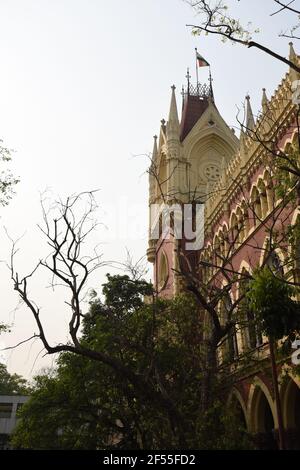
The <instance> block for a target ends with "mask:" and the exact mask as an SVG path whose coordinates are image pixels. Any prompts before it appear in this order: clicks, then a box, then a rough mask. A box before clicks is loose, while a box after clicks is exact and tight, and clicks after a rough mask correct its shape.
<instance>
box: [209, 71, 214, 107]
mask: <svg viewBox="0 0 300 470" xmlns="http://www.w3.org/2000/svg"><path fill="white" fill-rule="evenodd" d="M209 86H210V94H211V97H212V99H213V98H214V93H213V87H212V78H211V68H210V66H209Z"/></svg>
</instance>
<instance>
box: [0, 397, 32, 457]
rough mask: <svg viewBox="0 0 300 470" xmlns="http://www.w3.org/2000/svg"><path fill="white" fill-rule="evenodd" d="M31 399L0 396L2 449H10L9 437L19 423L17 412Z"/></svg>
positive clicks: (0, 446)
mask: <svg viewBox="0 0 300 470" xmlns="http://www.w3.org/2000/svg"><path fill="white" fill-rule="evenodd" d="M28 398H29V397H25V396H21V395H0V449H8V448H9V436H10V434H11V433H12V432H13V430H14V428H15V426H16V423H17V411H18V410H19V409H20V407H21V406H22V405H23V403H25V402H26V401H27V400H28Z"/></svg>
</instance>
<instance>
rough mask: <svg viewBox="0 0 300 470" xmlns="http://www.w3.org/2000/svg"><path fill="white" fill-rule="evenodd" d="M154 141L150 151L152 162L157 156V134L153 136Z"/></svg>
mask: <svg viewBox="0 0 300 470" xmlns="http://www.w3.org/2000/svg"><path fill="white" fill-rule="evenodd" d="M153 139H154V143H153V151H152V161H153V162H154V161H155V160H156V157H157V135H154V136H153Z"/></svg>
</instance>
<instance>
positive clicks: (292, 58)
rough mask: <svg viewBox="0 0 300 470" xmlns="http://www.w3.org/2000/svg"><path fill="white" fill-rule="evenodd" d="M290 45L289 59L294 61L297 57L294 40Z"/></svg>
mask: <svg viewBox="0 0 300 470" xmlns="http://www.w3.org/2000/svg"><path fill="white" fill-rule="evenodd" d="M289 46H290V54H289V60H291V61H293V60H294V59H295V58H296V52H295V49H294V44H293V43H292V41H291V42H289Z"/></svg>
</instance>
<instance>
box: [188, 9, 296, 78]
mask: <svg viewBox="0 0 300 470" xmlns="http://www.w3.org/2000/svg"><path fill="white" fill-rule="evenodd" d="M184 1H185V2H186V3H188V4H189V5H190V6H191V7H192V8H193V10H194V11H195V12H196V14H197V15H199V19H200V22H199V23H198V24H189V25H187V26H189V27H191V28H192V33H193V34H194V35H199V34H201V33H206V34H211V35H217V36H220V37H221V38H222V39H223V40H225V41H226V40H229V41H232V42H233V43H237V44H240V45H242V46H245V47H247V48H256V49H258V50H261V51H263V52H264V53H266V54H268V55H270V56H271V57H274V58H275V59H277V60H279V61H280V62H283V63H284V64H287V65H289V66H290V67H291V68H292V69H293V70H295V71H296V72H298V73H299V72H300V67H299V65H298V64H297V63H295V62H294V61H290V60H289V59H286V58H285V57H284V56H282V55H280V54H278V53H277V52H276V51H274V50H272V49H270V48H269V47H266V46H264V45H263V44H261V43H260V42H257V41H254V40H253V35H254V34H255V33H258V32H259V31H258V30H255V29H254V30H251V24H249V23H248V24H247V25H246V26H243V24H242V23H241V21H240V20H239V19H237V18H233V17H232V16H231V15H230V14H229V13H228V6H227V5H226V3H225V2H223V1H222V0H184ZM274 3H275V4H276V5H277V6H278V5H279V6H280V9H279V10H276V11H275V12H272V14H271V15H274V14H279V13H281V12H282V11H284V10H285V11H287V12H288V13H290V14H291V15H294V16H295V26H293V27H292V28H291V31H290V32H289V33H288V32H287V31H284V32H281V33H279V35H280V36H283V37H290V38H294V39H299V38H298V36H296V35H295V33H296V31H297V30H298V28H299V26H300V24H299V14H300V11H299V10H298V9H296V8H293V4H294V1H290V2H286V1H285V2H281V1H278V0H274Z"/></svg>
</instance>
